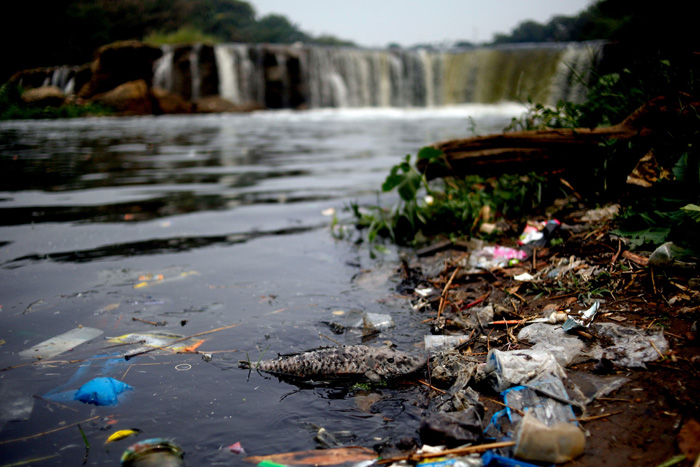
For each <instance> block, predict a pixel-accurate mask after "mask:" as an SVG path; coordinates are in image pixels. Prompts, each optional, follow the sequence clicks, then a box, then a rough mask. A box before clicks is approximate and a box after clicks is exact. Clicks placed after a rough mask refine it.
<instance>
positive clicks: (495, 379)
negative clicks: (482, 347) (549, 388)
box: [484, 349, 566, 392]
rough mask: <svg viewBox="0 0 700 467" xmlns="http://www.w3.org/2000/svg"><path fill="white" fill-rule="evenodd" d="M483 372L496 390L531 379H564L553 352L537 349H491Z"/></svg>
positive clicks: (524, 382) (499, 390)
mask: <svg viewBox="0 0 700 467" xmlns="http://www.w3.org/2000/svg"><path fill="white" fill-rule="evenodd" d="M484 373H485V376H486V378H487V379H488V380H490V383H491V386H492V387H493V388H494V390H496V391H497V392H501V391H504V390H505V389H508V388H510V387H512V386H518V385H521V384H526V383H531V382H533V381H541V380H547V379H559V380H564V379H566V373H565V372H564V369H563V368H562V367H561V365H560V364H559V362H558V361H557V359H556V358H555V357H554V354H553V353H552V352H548V351H545V350H538V349H526V350H513V351H509V352H502V351H500V350H497V349H493V350H491V351H490V352H489V354H488V355H487V356H486V367H485V368H484Z"/></svg>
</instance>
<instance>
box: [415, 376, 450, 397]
mask: <svg viewBox="0 0 700 467" xmlns="http://www.w3.org/2000/svg"><path fill="white" fill-rule="evenodd" d="M418 382H419V383H420V384H423V385H425V386H428V387H429V388H430V389H432V390H433V391H437V392H439V393H441V394H447V391H443V390H442V389H438V388H436V387H435V386H433V385H432V384H430V383H428V382H427V381H423V380H422V379H419V380H418Z"/></svg>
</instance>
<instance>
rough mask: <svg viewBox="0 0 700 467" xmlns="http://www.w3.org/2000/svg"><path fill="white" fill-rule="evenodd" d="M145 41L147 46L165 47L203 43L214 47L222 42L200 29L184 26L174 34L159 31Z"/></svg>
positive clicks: (151, 34)
mask: <svg viewBox="0 0 700 467" xmlns="http://www.w3.org/2000/svg"><path fill="white" fill-rule="evenodd" d="M143 41H144V42H145V43H147V44H153V45H156V46H158V45H165V44H194V43H202V44H208V45H213V44H216V43H218V42H220V40H219V39H218V38H216V37H215V36H213V35H211V34H206V33H204V32H202V31H200V30H199V29H196V28H193V27H191V26H183V27H181V28H180V29H178V30H177V31H173V32H163V31H157V32H152V33H150V34H149V35H147V36H146V37H144V39H143Z"/></svg>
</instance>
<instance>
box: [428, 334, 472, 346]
mask: <svg viewBox="0 0 700 467" xmlns="http://www.w3.org/2000/svg"><path fill="white" fill-rule="evenodd" d="M423 342H424V345H425V350H444V349H454V348H456V347H459V346H460V345H462V344H466V343H467V342H469V336H443V335H433V334H427V335H425V336H424V337H423Z"/></svg>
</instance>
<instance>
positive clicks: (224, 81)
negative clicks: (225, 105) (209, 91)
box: [214, 44, 264, 105]
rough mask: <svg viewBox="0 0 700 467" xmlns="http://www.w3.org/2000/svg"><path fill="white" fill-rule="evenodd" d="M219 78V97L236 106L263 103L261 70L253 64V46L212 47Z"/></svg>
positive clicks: (223, 45) (227, 45) (226, 45)
mask: <svg viewBox="0 0 700 467" xmlns="http://www.w3.org/2000/svg"><path fill="white" fill-rule="evenodd" d="M214 54H215V56H216V62H217V63H216V64H217V71H218V76H219V95H220V96H221V97H223V98H224V99H228V100H230V101H231V102H233V103H234V104H236V105H244V104H249V103H252V102H262V101H264V95H263V91H264V86H260V84H261V83H262V81H263V80H264V76H263V75H262V70H261V69H260V67H258V66H256V64H255V63H254V62H253V60H252V58H251V55H254V56H257V55H258V54H257V50H256V48H255V46H248V45H245V44H221V45H217V46H215V47H214Z"/></svg>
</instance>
